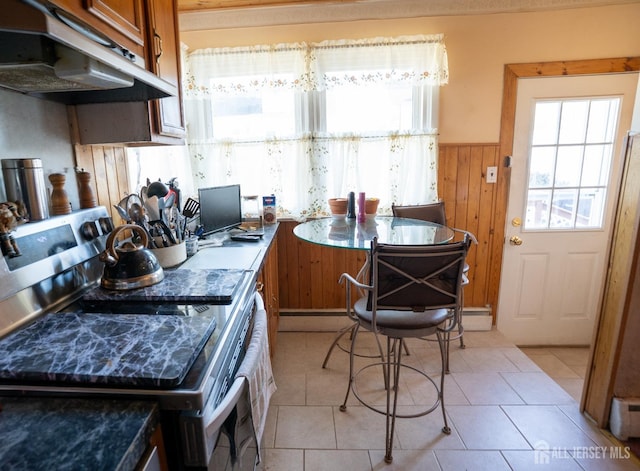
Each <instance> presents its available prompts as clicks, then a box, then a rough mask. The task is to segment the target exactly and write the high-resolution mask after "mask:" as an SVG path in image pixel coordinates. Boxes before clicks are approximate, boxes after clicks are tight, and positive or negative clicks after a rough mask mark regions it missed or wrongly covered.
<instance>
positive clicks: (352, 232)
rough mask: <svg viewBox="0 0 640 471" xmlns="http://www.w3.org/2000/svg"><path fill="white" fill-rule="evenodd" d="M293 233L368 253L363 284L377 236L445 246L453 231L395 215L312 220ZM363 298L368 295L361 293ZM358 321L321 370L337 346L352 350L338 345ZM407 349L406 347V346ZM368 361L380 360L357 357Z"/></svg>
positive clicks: (346, 329) (384, 239) (382, 239)
mask: <svg viewBox="0 0 640 471" xmlns="http://www.w3.org/2000/svg"><path fill="white" fill-rule="evenodd" d="M293 233H294V234H295V235H296V237H298V238H299V239H302V240H305V241H307V242H311V243H314V244H319V245H324V246H328V247H336V248H344V249H357V250H367V260H366V262H365V263H364V265H363V266H362V268H361V269H360V271H359V272H358V274H357V276H356V279H357V280H359V281H361V282H362V281H364V280H367V279H368V276H367V274H368V267H369V259H370V254H369V251H370V249H371V242H372V240H373V239H374V237H377V239H378V243H381V244H396V245H425V244H444V243H447V242H449V241H451V240H452V239H453V236H454V232H453V229H451V228H449V227H446V226H442V225H440V224H436V223H433V222H428V221H421V220H419V219H406V218H399V217H394V216H375V217H369V218H367V220H366V221H365V222H363V223H358V222H357V219H349V218H345V217H340V218H338V217H331V218H322V219H313V220H310V221H307V222H304V223H302V224H298V225H297V226H296V227H295V228H294V229H293ZM360 295H361V296H364V295H365V292H364V291H360ZM355 326H356V324H355V322H354V323H353V324H351V325H348V326H346V327H343V328H342V329H340V330H339V331H338V332H337V333H336V336H335V338H334V340H333V343H332V344H331V346H330V347H329V351H328V352H327V355H326V356H325V358H324V362H323V363H322V367H323V368H325V367H326V366H327V362H328V361H329V357H330V356H331V352H332V351H333V349H334V348H335V347H336V346H337V347H338V348H340V349H341V350H343V351H345V352H348V351H349V348H348V347H344V346H342V345H340V344H339V342H340V339H341V338H342V337H343V336H344V335H345V334H347V333H348V332H353V329H354V328H355ZM404 348H405V350H406V345H405V347H404ZM354 355H356V356H364V357H367V358H374V357H377V356H376V355H373V356H370V355H366V354H355V353H354Z"/></svg>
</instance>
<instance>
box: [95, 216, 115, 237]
mask: <svg viewBox="0 0 640 471" xmlns="http://www.w3.org/2000/svg"><path fill="white" fill-rule="evenodd" d="M98 224H99V225H100V229H102V234H103V235H104V234H108V233H109V232H111V231H112V230H113V221H112V220H111V218H110V217H104V218H99V219H98Z"/></svg>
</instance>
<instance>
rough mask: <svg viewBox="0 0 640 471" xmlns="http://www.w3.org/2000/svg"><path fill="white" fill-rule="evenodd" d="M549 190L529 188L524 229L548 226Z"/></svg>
mask: <svg viewBox="0 0 640 471" xmlns="http://www.w3.org/2000/svg"><path fill="white" fill-rule="evenodd" d="M550 208H551V190H529V194H528V196H527V213H526V216H525V222H524V227H525V229H546V228H547V227H548V226H549V211H550Z"/></svg>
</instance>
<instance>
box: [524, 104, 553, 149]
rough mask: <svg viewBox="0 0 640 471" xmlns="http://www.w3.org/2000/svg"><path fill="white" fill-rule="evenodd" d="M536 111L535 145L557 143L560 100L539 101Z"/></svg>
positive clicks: (533, 141)
mask: <svg viewBox="0 0 640 471" xmlns="http://www.w3.org/2000/svg"><path fill="white" fill-rule="evenodd" d="M535 113H536V114H535V116H534V124H533V136H532V139H531V140H532V144H533V145H535V146H541V145H548V144H557V143H558V123H559V122H560V102H547V101H543V102H539V103H537V104H536V110H535Z"/></svg>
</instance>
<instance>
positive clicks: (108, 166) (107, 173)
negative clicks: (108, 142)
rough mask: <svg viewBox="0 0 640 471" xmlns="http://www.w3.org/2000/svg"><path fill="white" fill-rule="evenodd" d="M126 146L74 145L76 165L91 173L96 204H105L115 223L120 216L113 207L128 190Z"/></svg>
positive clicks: (119, 221)
mask: <svg viewBox="0 0 640 471" xmlns="http://www.w3.org/2000/svg"><path fill="white" fill-rule="evenodd" d="M126 152H127V151H126V148H124V147H114V146H83V145H79V144H77V145H76V146H75V153H76V165H77V166H78V167H80V168H83V169H84V170H85V171H87V172H89V173H91V175H92V180H91V185H92V186H93V188H94V190H95V192H96V197H97V199H98V204H99V205H101V206H105V207H106V208H107V211H109V213H110V215H111V218H112V219H113V221H114V223H115V224H116V225H118V224H120V223H121V219H120V216H119V215H118V213H117V212H116V210H115V209H114V208H113V205H114V204H117V203H118V201H120V200H121V199H122V198H123V197H124V196H125V195H126V194H128V192H129V177H128V173H127V162H126Z"/></svg>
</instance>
